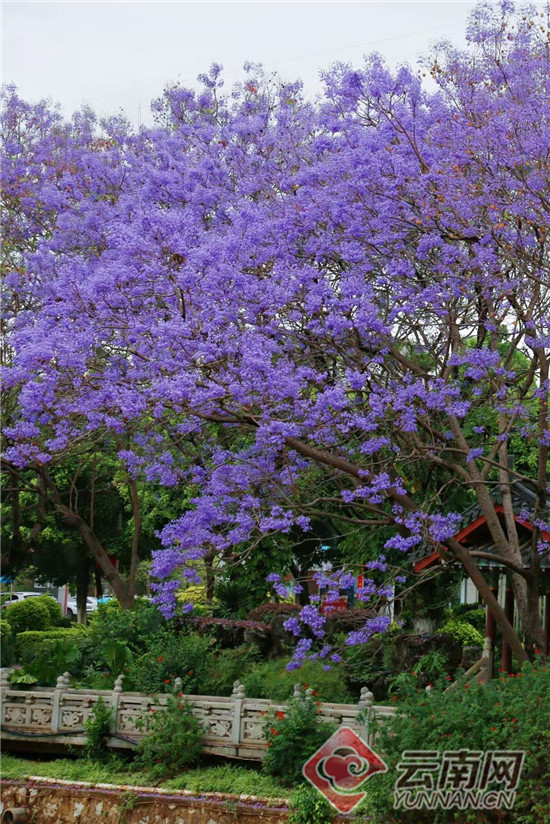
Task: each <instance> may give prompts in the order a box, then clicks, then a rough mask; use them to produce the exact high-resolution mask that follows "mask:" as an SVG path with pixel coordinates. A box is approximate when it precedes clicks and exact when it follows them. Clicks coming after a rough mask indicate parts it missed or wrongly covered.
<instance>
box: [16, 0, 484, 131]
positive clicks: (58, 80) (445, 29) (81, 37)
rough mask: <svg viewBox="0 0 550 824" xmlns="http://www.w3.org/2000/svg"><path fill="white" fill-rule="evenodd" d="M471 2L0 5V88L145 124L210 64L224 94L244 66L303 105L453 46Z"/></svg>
mask: <svg viewBox="0 0 550 824" xmlns="http://www.w3.org/2000/svg"><path fill="white" fill-rule="evenodd" d="M473 6H474V3H472V2H446V1H445V0H438V2H417V0H409V2H397V0H387V2H283V1H282V0H274V2H232V1H231V0H228V1H227V2H162V0H150V2H135V1H134V2H132V0H129V1H127V2H112V0H107V1H106V2H100V0H90V1H89V2H80V1H76V2H67V0H65V2H61V1H60V2H49V1H48V2H35V1H34V0H3V2H2V15H3V26H2V46H3V48H2V80H3V82H4V83H8V82H14V83H15V84H16V85H17V86H18V88H19V91H20V94H21V95H22V96H23V97H25V98H27V99H29V100H33V101H34V100H37V99H39V98H42V97H47V98H51V99H53V100H55V101H58V102H59V103H61V105H62V107H63V111H64V112H65V113H66V114H70V113H71V112H72V111H73V110H75V109H77V108H79V106H80V105H81V104H82V103H87V104H89V105H91V106H92V108H94V109H95V110H96V111H97V112H99V113H100V114H110V113H113V112H115V111H117V110H119V109H123V110H124V112H125V113H126V115H127V116H128V117H129V118H130V120H131V121H132V122H134V123H137V122H138V118H139V119H140V120H141V122H143V123H150V122H151V118H150V113H149V105H150V101H151V99H152V98H154V97H156V96H158V95H159V94H160V93H161V92H162V89H163V87H164V86H165V85H166V83H169V82H174V81H177V80H180V81H184V82H186V83H188V84H189V85H194V81H195V78H196V76H197V75H198V74H199V73H200V72H204V71H206V70H207V69H208V67H209V66H210V64H211V63H212V62H218V63H221V64H222V65H223V66H224V69H225V76H226V83H230V81H231V80H233V79H235V78H236V77H237V76H238V75H239V73H240V69H241V67H242V65H243V63H244V62H245V61H247V60H249V61H252V62H261V63H263V64H264V66H266V68H269V69H270V70H276V71H278V72H279V73H280V74H282V75H283V76H284V77H285V78H287V79H295V78H297V77H300V78H302V79H303V81H304V84H305V87H306V89H307V91H308V93H310V94H311V95H314V94H316V93H317V92H318V91H319V89H320V83H319V80H318V74H319V70H320V69H321V68H325V67H327V66H328V65H330V63H332V62H334V61H336V60H343V61H346V62H348V61H349V62H352V63H355V64H358V63H360V61H361V58H362V55H364V54H366V53H368V52H371V51H375V50H376V51H380V52H381V53H382V54H384V55H385V56H386V57H387V59H388V61H389V62H390V63H391V64H392V65H395V64H397V63H399V62H401V61H408V62H410V63H414V62H415V61H416V59H417V58H418V56H419V55H420V54H422V53H425V52H426V51H427V50H428V49H429V46H430V44H431V43H433V42H434V41H435V40H438V39H441V38H448V39H450V40H452V41H453V42H454V43H456V44H462V43H463V42H464V30H465V25H466V20H467V17H468V13H469V11H470V10H471V9H472V8H473Z"/></svg>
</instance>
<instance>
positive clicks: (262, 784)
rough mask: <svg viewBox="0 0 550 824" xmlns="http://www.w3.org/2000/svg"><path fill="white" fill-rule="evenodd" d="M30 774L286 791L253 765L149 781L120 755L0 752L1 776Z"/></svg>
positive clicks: (243, 791) (272, 794)
mask: <svg viewBox="0 0 550 824" xmlns="http://www.w3.org/2000/svg"><path fill="white" fill-rule="evenodd" d="M30 775H35V776H41V777H43V778H57V779H60V780H62V781H90V782H91V783H93V784H134V785H136V786H142V787H147V786H157V787H158V786H160V787H163V788H165V789H171V790H191V792H197V793H206V792H218V793H232V794H234V795H255V796H257V797H258V798H282V797H283V798H284V797H285V795H286V794H287V793H285V791H284V790H283V789H282V788H281V786H280V785H279V784H278V783H277V782H276V781H275V780H274V779H272V778H270V777H269V776H266V775H262V774H261V773H260V772H259V771H258V770H257V769H255V768H251V767H239V766H233V765H232V764H221V765H216V766H211V767H208V766H204V767H197V768H195V769H190V770H188V771H187V772H185V773H181V774H180V775H178V776H176V777H175V778H170V779H166V780H164V781H162V782H160V783H159V782H158V780H157V781H155V782H152V781H151V778H150V776H149V775H148V774H147V773H146V772H144V771H139V770H136V769H133V768H132V765H131V764H129V763H128V762H125V761H124V760H123V759H122V758H121V757H120V756H113V757H112V758H111V759H110V760H109V761H106V762H100V761H85V760H84V759H80V758H77V759H72V758H57V759H55V760H52V761H34V760H31V759H29V758H19V757H17V756H14V755H6V754H4V755H2V777H3V778H19V779H23V778H27V777H28V776H30Z"/></svg>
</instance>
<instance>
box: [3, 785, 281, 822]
mask: <svg viewBox="0 0 550 824" xmlns="http://www.w3.org/2000/svg"><path fill="white" fill-rule="evenodd" d="M14 808H24V809H26V810H27V811H28V824H31V822H39V823H40V824H237V822H246V824H283V822H286V821H287V819H288V813H287V810H286V802H285V800H284V799H280V800H279V801H277V800H275V801H270V802H266V801H261V800H260V799H256V798H254V797H253V796H248V797H245V796H241V797H239V796H226V795H222V794H220V793H205V794H204V795H201V796H197V795H193V794H192V793H190V792H186V791H184V790H181V791H178V792H176V791H172V790H153V789H150V788H145V787H132V786H115V785H104V784H99V785H92V784H87V783H85V782H79V783H76V782H68V781H56V780H50V779H46V778H35V779H29V780H26V781H15V780H6V781H4V782H3V783H2V801H1V802H0V810H1V811H2V814H4V813H5V812H6V811H7V810H9V809H14Z"/></svg>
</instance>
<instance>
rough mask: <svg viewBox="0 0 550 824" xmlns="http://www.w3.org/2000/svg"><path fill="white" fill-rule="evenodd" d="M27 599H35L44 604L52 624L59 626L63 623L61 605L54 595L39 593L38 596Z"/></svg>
mask: <svg viewBox="0 0 550 824" xmlns="http://www.w3.org/2000/svg"><path fill="white" fill-rule="evenodd" d="M27 600H33V601H35V602H36V601H38V602H39V603H40V604H44V606H45V607H46V609H47V610H48V615H49V616H50V626H52V627H58V626H59V625H60V624H61V623H62V621H63V613H62V612H61V607H60V606H59V604H58V603H57V601H56V600H55V598H54V597H53V596H51V595H39V596H38V597H37V598H32V599H31V598H28V599H27Z"/></svg>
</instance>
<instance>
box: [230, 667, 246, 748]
mask: <svg viewBox="0 0 550 824" xmlns="http://www.w3.org/2000/svg"><path fill="white" fill-rule="evenodd" d="M245 697H246V696H245V693H244V685H243V684H241V682H240V681H238V680H237V681H234V682H233V692H232V694H231V700H232V702H233V726H232V730H231V741H232V743H233V744H234V745H235V747H238V746H239V744H240V743H241V717H242V710H243V701H244V700H245Z"/></svg>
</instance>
